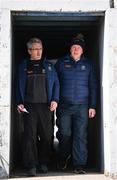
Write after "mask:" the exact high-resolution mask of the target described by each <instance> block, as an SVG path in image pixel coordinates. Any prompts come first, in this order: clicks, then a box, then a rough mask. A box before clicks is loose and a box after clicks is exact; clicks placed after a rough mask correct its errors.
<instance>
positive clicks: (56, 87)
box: [52, 67, 60, 103]
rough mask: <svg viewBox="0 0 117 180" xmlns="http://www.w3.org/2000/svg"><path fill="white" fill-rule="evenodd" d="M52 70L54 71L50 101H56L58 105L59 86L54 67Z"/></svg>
mask: <svg viewBox="0 0 117 180" xmlns="http://www.w3.org/2000/svg"><path fill="white" fill-rule="evenodd" d="M53 70H54V85H53V94H52V101H56V102H57V103H58V102H59V90H60V85H59V80H58V75H57V72H56V70H55V68H54V67H53Z"/></svg>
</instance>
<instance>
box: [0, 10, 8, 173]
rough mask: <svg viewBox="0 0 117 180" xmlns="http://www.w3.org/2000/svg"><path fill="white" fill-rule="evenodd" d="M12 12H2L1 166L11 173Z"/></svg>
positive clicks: (0, 28) (0, 33)
mask: <svg viewBox="0 0 117 180" xmlns="http://www.w3.org/2000/svg"><path fill="white" fill-rule="evenodd" d="M10 32H11V31H10V11H9V10H2V9H1V10H0V166H2V167H3V168H4V169H5V170H6V171H7V173H9V144H10V97H11V95H10V84H11V79H10V74H11V69H10V63H11V51H10V37H11V34H10Z"/></svg>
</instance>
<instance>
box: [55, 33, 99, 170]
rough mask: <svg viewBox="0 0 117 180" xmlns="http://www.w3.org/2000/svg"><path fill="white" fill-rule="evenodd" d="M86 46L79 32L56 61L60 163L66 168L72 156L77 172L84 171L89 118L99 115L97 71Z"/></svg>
mask: <svg viewBox="0 0 117 180" xmlns="http://www.w3.org/2000/svg"><path fill="white" fill-rule="evenodd" d="M84 48H85V42H84V38H83V35H81V34H79V35H77V36H76V37H75V38H74V39H73V40H72V41H71V44H70V54H69V55H67V56H65V57H63V58H61V59H59V60H58V62H57V64H56V70H57V73H58V77H59V81H60V101H59V106H58V108H57V126H58V132H57V137H58V140H59V153H60V159H61V161H60V164H61V166H62V167H61V168H62V169H65V168H66V165H67V161H68V159H69V158H70V155H71V157H72V163H73V168H74V172H75V173H85V171H84V167H85V165H86V163H87V125H88V118H93V117H94V116H95V114H96V110H95V109H96V78H95V72H94V69H93V66H92V65H91V63H90V62H89V60H88V59H87V58H85V57H84V55H83V52H84Z"/></svg>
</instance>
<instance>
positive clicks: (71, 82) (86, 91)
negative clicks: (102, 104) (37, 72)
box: [55, 55, 97, 108]
mask: <svg viewBox="0 0 117 180" xmlns="http://www.w3.org/2000/svg"><path fill="white" fill-rule="evenodd" d="M55 67H56V70H57V73H58V77H59V82H60V103H69V104H88V105H89V108H95V107H96V87H97V83H96V77H95V72H94V69H93V66H92V65H91V63H90V62H89V60H88V59H86V58H84V57H83V58H81V59H80V60H78V61H77V62H75V61H74V60H73V59H72V58H71V57H70V56H69V55H67V56H65V57H63V58H61V59H59V60H58V62H57V63H56V65H55Z"/></svg>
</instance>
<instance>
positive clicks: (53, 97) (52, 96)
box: [16, 59, 59, 104]
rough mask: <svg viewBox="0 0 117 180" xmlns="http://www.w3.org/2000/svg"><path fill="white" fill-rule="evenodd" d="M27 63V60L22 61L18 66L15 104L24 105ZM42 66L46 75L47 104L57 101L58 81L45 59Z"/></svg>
mask: <svg viewBox="0 0 117 180" xmlns="http://www.w3.org/2000/svg"><path fill="white" fill-rule="evenodd" d="M27 62H28V59H24V60H23V62H22V63H21V64H20V65H19V69H18V78H17V85H16V103H17V104H25V102H24V101H25V90H26V81H27ZM43 66H44V68H45V73H46V85H47V97H48V104H50V102H51V101H56V102H58V101H59V80H58V77H57V73H56V71H55V68H54V66H53V65H52V64H51V63H50V62H49V61H48V60H46V59H44V60H43Z"/></svg>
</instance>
